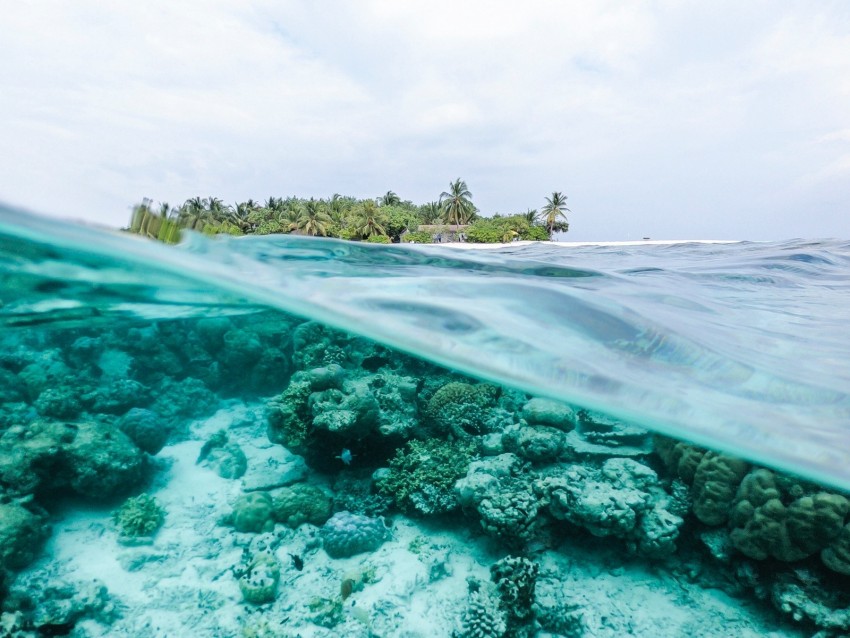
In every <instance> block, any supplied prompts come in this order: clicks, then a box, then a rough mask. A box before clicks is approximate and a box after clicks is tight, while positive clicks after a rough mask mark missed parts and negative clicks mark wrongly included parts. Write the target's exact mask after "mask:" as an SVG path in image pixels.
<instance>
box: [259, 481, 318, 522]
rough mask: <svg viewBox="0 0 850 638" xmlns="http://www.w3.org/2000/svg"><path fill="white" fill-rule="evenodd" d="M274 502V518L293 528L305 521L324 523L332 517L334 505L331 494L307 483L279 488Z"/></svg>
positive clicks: (273, 499)
mask: <svg viewBox="0 0 850 638" xmlns="http://www.w3.org/2000/svg"><path fill="white" fill-rule="evenodd" d="M272 502H273V504H272V507H273V515H274V519H275V520H276V521H277V522H278V523H283V524H284V525H286V526H287V527H291V528H292V529H296V528H297V527H299V526H300V525H303V524H304V523H310V524H311V525H317V526H318V525H323V524H324V523H325V522H326V521H327V520H328V519H329V518H330V516H331V510H332V505H333V501H332V500H331V497H330V496H328V495H327V494H325V493H324V492H323V491H322V490H320V489H319V488H318V487H315V486H313V485H308V484H307V483H299V484H296V485H293V486H292V487H284V488H281V489H280V490H277V491H276V492H275V493H274V496H273V498H272Z"/></svg>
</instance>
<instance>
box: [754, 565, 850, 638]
mask: <svg viewBox="0 0 850 638" xmlns="http://www.w3.org/2000/svg"><path fill="white" fill-rule="evenodd" d="M768 589H769V597H770V602H771V603H772V604H773V606H774V607H775V608H776V609H777V610H778V611H780V612H781V613H783V614H786V615H789V616H791V618H793V619H794V620H795V621H797V622H801V621H808V622H811V623H812V624H814V625H815V626H816V627H818V628H820V629H824V630H827V631H840V632H848V631H850V595H848V594H847V591H846V590H842V589H841V588H839V587H834V586H832V585H830V584H829V583H827V582H825V581H824V580H823V579H822V578H821V577H819V576H818V575H817V574H816V573H814V572H812V571H810V570H807V569H805V568H802V569H796V570H791V571H783V572H780V573H778V574H776V575H775V576H774V578H773V579H772V581H771V582H770V584H769V586H768ZM830 635H834V634H830ZM840 635H841V636H845V635H847V634H846V633H842V634H840Z"/></svg>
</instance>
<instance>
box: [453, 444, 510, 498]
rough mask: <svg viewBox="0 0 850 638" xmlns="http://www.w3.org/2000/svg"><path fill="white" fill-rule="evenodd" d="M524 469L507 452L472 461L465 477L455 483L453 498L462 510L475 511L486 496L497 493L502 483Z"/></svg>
mask: <svg viewBox="0 0 850 638" xmlns="http://www.w3.org/2000/svg"><path fill="white" fill-rule="evenodd" d="M524 468H525V464H524V463H523V462H522V459H520V458H519V457H518V456H517V455H516V454H511V453H509V452H506V453H504V454H500V455H498V456H492V457H487V458H483V459H480V460H478V461H472V462H471V463H470V464H469V468H468V470H467V472H466V476H464V477H462V478H460V479H459V480H457V481H456V482H455V487H454V490H455V496H456V497H457V499H458V502H459V503H460V505H461V507H463V508H464V510H475V509H476V508H477V507H478V505H479V503H481V501H482V500H483V499H484V498H485V497H486V496H487V495H488V494H495V493H496V492H498V491H499V489H500V485H501V482H502V481H508V480H510V479H512V478H515V477H517V476H519V475H520V474H521V473H522V472H523V470H524Z"/></svg>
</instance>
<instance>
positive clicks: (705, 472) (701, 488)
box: [691, 452, 750, 525]
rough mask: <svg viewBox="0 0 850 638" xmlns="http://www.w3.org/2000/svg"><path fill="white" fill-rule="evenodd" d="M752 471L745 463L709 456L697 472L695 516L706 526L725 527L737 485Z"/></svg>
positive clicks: (723, 455)
mask: <svg viewBox="0 0 850 638" xmlns="http://www.w3.org/2000/svg"><path fill="white" fill-rule="evenodd" d="M749 469H750V466H749V464H748V463H747V462H746V461H742V460H741V459H736V458H733V457H731V456H727V455H725V454H718V453H717V452H707V453H706V454H705V456H703V457H702V459H700V462H699V464H698V465H697V468H696V471H695V472H694V482H693V486H692V487H691V495H692V497H693V500H694V515H695V516H696V517H697V518H698V519H699V520H701V521H702V522H703V523H705V524H706V525H720V524H722V523H725V522H726V519H727V518H728V516H729V510H730V508H731V506H732V502H733V501H734V499H735V492H736V491H737V489H738V485H740V483H741V480H742V479H743V478H744V476H745V475H746V473H747V471H748V470H749Z"/></svg>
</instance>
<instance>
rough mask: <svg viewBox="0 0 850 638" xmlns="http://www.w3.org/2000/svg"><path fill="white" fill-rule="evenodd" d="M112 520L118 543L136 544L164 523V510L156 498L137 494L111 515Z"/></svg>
mask: <svg viewBox="0 0 850 638" xmlns="http://www.w3.org/2000/svg"><path fill="white" fill-rule="evenodd" d="M112 520H113V521H114V522H115V526H116V527H117V528H118V534H119V538H118V541H119V542H122V543H125V544H137V543H138V542H139V541H140V540H141V539H149V538H150V537H152V536H153V535H154V534H155V533H156V532H157V530H158V529H159V528H160V527H162V524H163V523H164V522H165V510H164V509H163V508H162V507H160V505H159V503H157V500H156V498H154V497H153V496H150V495H148V494H139V495H138V496H133V497H131V498H128V499H127V500H126V501H124V503H123V504H122V505H121V507H119V508H118V509H117V510H115V511H114V512H113V513H112Z"/></svg>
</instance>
